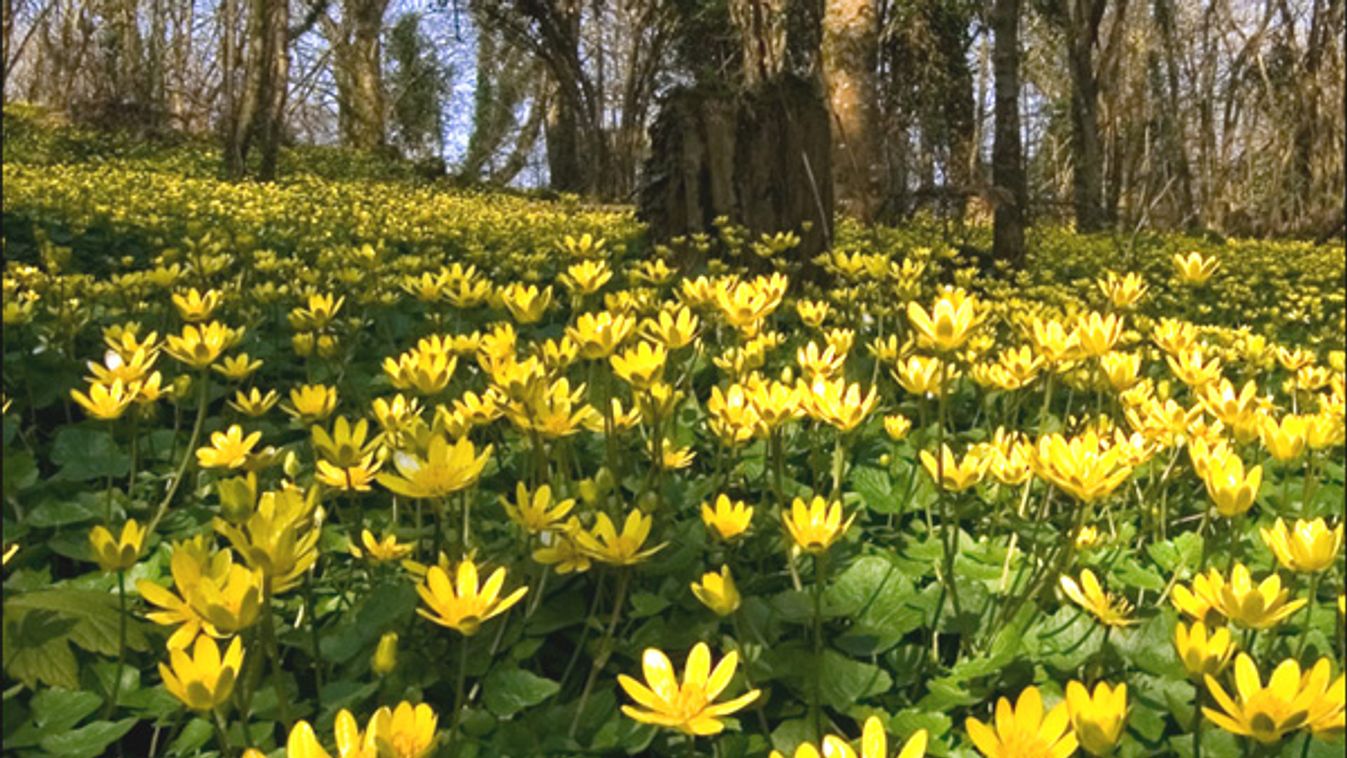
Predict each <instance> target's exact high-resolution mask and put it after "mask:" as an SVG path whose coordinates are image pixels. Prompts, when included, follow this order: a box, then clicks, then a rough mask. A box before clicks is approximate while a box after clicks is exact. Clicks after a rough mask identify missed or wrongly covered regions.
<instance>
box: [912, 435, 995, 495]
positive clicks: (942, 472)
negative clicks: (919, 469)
mask: <svg viewBox="0 0 1347 758" xmlns="http://www.w3.org/2000/svg"><path fill="white" fill-rule="evenodd" d="M920 456H921V465H922V466H923V467H925V469H926V473H928V474H930V475H931V479H932V480H934V481H935V483H936V484H937V485H939V486H940V487H941V488H943V489H947V490H949V491H950V492H962V491H964V490H966V489H968V488H969V487H972V486H973V485H975V484H977V483H978V482H980V481H982V477H983V476H984V475H986V473H987V469H988V467H990V466H991V464H992V459H991V456H989V455H985V454H983V453H982V451H980V450H977V449H972V450H969V451H968V452H967V453H965V454H964V457H963V460H961V461H959V460H955V458H954V452H953V451H951V450H950V449H949V445H942V446H941V448H940V458H941V460H939V461H937V460H936V458H935V456H934V455H932V454H931V453H930V451H929V450H922V451H921V453H920Z"/></svg>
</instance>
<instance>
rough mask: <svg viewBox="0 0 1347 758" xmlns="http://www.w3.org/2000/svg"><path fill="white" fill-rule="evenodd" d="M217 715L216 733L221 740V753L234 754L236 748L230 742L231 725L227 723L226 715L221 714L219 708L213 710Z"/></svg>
mask: <svg viewBox="0 0 1347 758" xmlns="http://www.w3.org/2000/svg"><path fill="white" fill-rule="evenodd" d="M211 714H212V715H213V716H214V717H215V719H214V722H215V735H216V737H217V738H219V740H220V754H221V755H233V754H234V748H233V746H232V745H230V744H229V725H228V724H226V723H225V720H224V716H222V715H220V711H219V709H218V708H217V709H215V710H212V711H211Z"/></svg>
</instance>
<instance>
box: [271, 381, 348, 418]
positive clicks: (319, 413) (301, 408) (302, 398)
mask: <svg viewBox="0 0 1347 758" xmlns="http://www.w3.org/2000/svg"><path fill="white" fill-rule="evenodd" d="M336 409H337V388H336V387H329V386H327V385H325V384H303V385H300V386H298V387H296V388H294V389H292V390H290V402H289V404H285V403H282V404H281V410H283V411H285V412H286V413H288V414H290V415H291V416H293V417H295V418H296V419H298V420H300V421H304V422H313V421H322V420H323V419H325V418H327V417H328V416H331V415H332V411H334V410H336Z"/></svg>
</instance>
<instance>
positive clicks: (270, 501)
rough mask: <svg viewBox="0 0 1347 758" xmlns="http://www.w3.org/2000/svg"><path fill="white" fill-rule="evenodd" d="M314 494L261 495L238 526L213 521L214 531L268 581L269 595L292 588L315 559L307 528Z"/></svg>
mask: <svg viewBox="0 0 1347 758" xmlns="http://www.w3.org/2000/svg"><path fill="white" fill-rule="evenodd" d="M317 505H318V501H317V497H316V493H311V494H310V495H309V496H306V495H305V494H304V493H303V492H301V491H299V490H296V489H286V490H282V491H279V492H264V493H262V496H261V497H260V498H259V499H258V503H257V509H256V510H255V511H253V513H252V514H251V515H249V516H248V518H247V520H245V521H243V522H242V523H241V524H237V525H235V524H230V523H228V522H227V521H225V520H223V519H220V518H217V519H215V520H214V521H213V522H212V525H213V526H214V527H215V531H217V532H219V533H220V534H222V535H224V537H225V538H226V539H228V540H229V542H230V543H231V544H232V545H233V546H234V549H235V550H238V551H239V554H240V555H242V556H243V558H244V559H245V560H246V561H247V562H248V565H250V566H252V567H253V568H255V569H259V570H261V571H262V572H263V574H264V575H265V577H266V579H267V581H269V582H271V590H272V592H273V593H279V592H283V591H284V590H287V589H289V588H290V587H293V586H294V585H295V584H296V583H298V581H299V577H300V576H301V575H303V573H304V572H305V571H307V570H308V568H309V567H310V566H312V565H313V563H314V561H316V560H318V533H319V530H318V529H315V528H311V527H312V524H313V511H314V509H315V508H316V507H317Z"/></svg>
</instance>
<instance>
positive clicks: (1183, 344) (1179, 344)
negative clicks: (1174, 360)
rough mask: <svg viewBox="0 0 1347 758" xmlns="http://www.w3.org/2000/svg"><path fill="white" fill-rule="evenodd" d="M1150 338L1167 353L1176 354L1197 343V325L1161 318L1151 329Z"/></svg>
mask: <svg viewBox="0 0 1347 758" xmlns="http://www.w3.org/2000/svg"><path fill="white" fill-rule="evenodd" d="M1151 340H1152V341H1153V342H1155V344H1156V346H1157V347H1159V348H1160V349H1161V350H1163V351H1165V352H1166V353H1168V354H1169V355H1177V354H1179V353H1182V352H1184V351H1185V350H1188V349H1190V348H1192V347H1193V346H1194V345H1195V344H1196V343H1197V327H1196V326H1193V325H1192V324H1191V323H1189V322H1187V321H1179V320H1178V319H1173V318H1162V319H1160V322H1159V323H1158V324H1156V325H1155V328H1154V329H1153V330H1152V331H1151Z"/></svg>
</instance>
